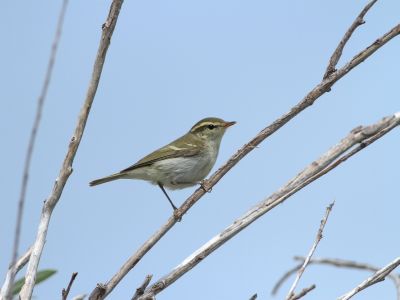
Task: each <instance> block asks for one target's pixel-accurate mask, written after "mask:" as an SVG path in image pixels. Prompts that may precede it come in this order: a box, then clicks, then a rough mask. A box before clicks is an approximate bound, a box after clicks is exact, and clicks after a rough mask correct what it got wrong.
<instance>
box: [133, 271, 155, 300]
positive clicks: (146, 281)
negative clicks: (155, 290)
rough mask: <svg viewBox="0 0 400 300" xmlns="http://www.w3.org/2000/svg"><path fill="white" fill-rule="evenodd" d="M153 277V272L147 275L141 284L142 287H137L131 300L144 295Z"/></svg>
mask: <svg viewBox="0 0 400 300" xmlns="http://www.w3.org/2000/svg"><path fill="white" fill-rule="evenodd" d="M152 278H153V275H152V274H149V275H147V276H146V278H145V279H144V281H143V283H142V284H141V285H140V287H138V288H137V289H136V292H135V294H134V295H133V297H132V299H131V300H137V299H138V298H139V297H140V296H142V295H143V293H144V291H145V289H146V288H147V286H148V285H149V283H150V281H151V279H152Z"/></svg>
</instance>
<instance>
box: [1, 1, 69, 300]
mask: <svg viewBox="0 0 400 300" xmlns="http://www.w3.org/2000/svg"><path fill="white" fill-rule="evenodd" d="M67 5H68V0H64V1H63V3H62V6H61V10H60V15H59V17H58V21H57V27H56V28H57V29H56V33H55V35H54V40H53V44H52V46H51V53H50V58H49V62H48V64H47V70H46V75H45V78H44V82H43V86H42V90H41V92H40V95H39V98H38V100H37V107H36V115H35V120H34V121H33V125H32V129H31V134H30V137H29V143H28V149H27V151H26V156H25V164H24V171H23V176H22V183H21V190H20V195H19V200H18V209H17V218H16V224H15V233H14V245H13V250H12V258H11V264H10V265H11V266H15V265H16V264H15V262H16V261H17V257H18V248H19V241H20V235H21V227H22V218H23V213H24V205H25V197H26V190H27V187H28V180H29V169H30V166H31V160H32V155H33V150H34V147H35V141H36V136H37V132H38V130H39V125H40V120H41V118H42V111H43V106H44V101H45V99H46V96H47V91H48V89H49V85H50V80H51V75H52V73H53V67H54V63H55V60H56V56H57V49H58V44H59V41H60V38H61V32H62V27H63V24H64V16H65V13H66V11H67ZM24 256H25V255H24ZM16 274H17V271H15V270H13V271H11V272H10V275H11V276H10V278H8V285H6V286H4V285H3V288H4V289H5V290H4V295H5V299H12V286H13V284H14V280H15V275H16ZM2 294H3V292H2Z"/></svg>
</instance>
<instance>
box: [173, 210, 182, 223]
mask: <svg viewBox="0 0 400 300" xmlns="http://www.w3.org/2000/svg"><path fill="white" fill-rule="evenodd" d="M174 218H175V220H176V221H177V222H180V221H182V212H181V210H180V209H179V208H175V209H174Z"/></svg>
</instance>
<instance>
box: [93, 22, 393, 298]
mask: <svg viewBox="0 0 400 300" xmlns="http://www.w3.org/2000/svg"><path fill="white" fill-rule="evenodd" d="M399 34H400V24H398V25H396V26H395V27H393V28H392V29H391V30H390V31H388V32H387V33H386V34H384V35H383V36H381V37H380V38H378V39H377V40H376V41H375V42H374V43H372V44H371V45H370V46H368V47H367V48H365V49H364V50H363V51H361V52H359V53H358V54H357V55H356V56H354V57H353V58H352V59H351V60H350V61H349V62H348V63H347V64H346V65H345V66H343V67H342V68H340V69H339V70H337V71H336V72H334V73H332V74H331V75H330V76H329V77H328V78H326V79H325V80H323V81H322V82H321V83H319V84H318V85H316V86H315V87H314V88H313V89H312V90H311V91H310V92H309V93H308V94H307V95H306V96H305V97H304V98H303V99H302V100H301V101H300V102H299V103H298V104H296V105H295V106H294V107H292V108H291V109H290V111H289V112H287V113H285V114H284V115H282V116H281V117H279V118H278V119H276V120H275V121H274V122H273V123H271V124H270V125H269V126H267V127H266V128H264V129H263V130H261V131H260V132H259V133H258V134H257V135H256V136H255V137H254V138H253V139H252V140H251V141H250V142H248V143H247V144H245V145H244V146H243V147H242V148H240V149H239V150H238V151H237V152H236V153H235V154H234V155H233V156H232V157H231V158H230V159H229V160H228V161H227V162H226V163H225V164H224V165H223V166H222V167H220V168H219V169H218V170H217V171H216V172H215V173H214V174H212V175H211V177H210V178H209V179H208V180H207V190H209V189H211V188H212V187H213V186H214V185H215V184H217V183H218V182H219V180H220V179H221V178H222V177H223V176H224V175H225V174H226V173H227V172H229V171H230V170H231V169H232V168H233V167H234V166H235V165H236V164H237V163H238V162H239V161H240V160H241V159H242V158H244V157H245V156H246V155H247V154H249V153H250V152H251V151H252V150H253V149H254V148H255V147H257V146H258V145H259V144H260V143H261V142H262V141H264V140H265V139H266V138H267V137H269V136H270V135H272V134H273V133H275V132H276V131H277V130H279V129H280V128H281V127H283V126H284V125H285V124H286V123H288V122H289V121H290V120H291V119H293V118H294V117H295V116H297V115H298V114H299V113H300V112H302V111H303V110H305V109H306V108H308V107H309V106H311V105H312V104H314V102H315V101H316V100H317V99H318V98H319V97H321V96H322V95H323V94H324V93H326V92H328V91H330V88H331V87H332V86H333V85H334V84H335V83H336V82H337V81H338V80H340V79H341V78H342V77H343V76H345V75H346V74H347V73H349V72H350V71H351V70H352V69H354V68H355V67H356V66H358V65H359V64H361V63H362V62H363V61H365V60H366V59H367V58H368V57H370V56H371V55H372V54H374V53H375V52H376V51H377V50H378V49H380V48H381V47H382V46H383V45H385V44H386V43H387V42H389V41H390V40H391V39H393V38H394V37H396V36H397V35H399ZM204 194H205V189H204V188H198V189H197V190H196V191H195V192H194V193H193V194H192V195H191V196H190V197H189V198H187V199H186V200H185V202H184V203H183V204H182V205H181V207H180V208H179V209H178V210H176V211H175V213H174V215H173V216H171V217H170V218H169V219H168V220H167V222H166V223H165V224H164V225H162V226H161V228H160V229H158V230H157V231H156V232H155V233H154V234H153V235H152V236H151V237H150V238H149V239H148V240H147V241H146V242H144V243H143V245H142V246H141V247H140V248H139V249H138V250H136V252H135V253H134V254H132V256H131V257H129V258H128V260H127V261H126V262H125V263H124V264H123V265H122V266H121V267H120V269H119V271H118V272H117V273H116V274H114V275H113V277H112V278H111V279H110V280H109V281H108V282H107V283H106V284H102V283H99V284H97V286H96V287H95V288H94V289H93V291H92V293H91V294H90V296H89V300H99V299H104V297H106V296H107V295H108V294H110V293H111V292H112V290H113V289H114V288H115V287H116V286H117V284H118V283H119V282H120V281H121V280H122V279H123V278H124V277H125V275H126V274H128V272H129V271H130V270H131V269H132V268H133V267H135V266H136V264H137V263H138V262H139V261H140V260H141V259H142V258H143V256H144V255H145V254H146V253H147V252H148V251H149V250H150V249H151V248H152V247H153V246H154V245H155V244H156V243H157V242H158V241H159V240H160V239H161V238H162V237H163V236H164V235H165V234H166V233H167V232H168V231H169V230H170V229H171V228H172V227H173V226H174V225H175V224H176V222H177V220H179V219H180V218H182V216H183V215H184V214H185V213H186V212H187V211H188V210H189V209H190V208H191V207H192V206H193V205H194V204H195V203H196V202H197V201H198V200H199V199H200V198H201V197H202V196H203V195H204Z"/></svg>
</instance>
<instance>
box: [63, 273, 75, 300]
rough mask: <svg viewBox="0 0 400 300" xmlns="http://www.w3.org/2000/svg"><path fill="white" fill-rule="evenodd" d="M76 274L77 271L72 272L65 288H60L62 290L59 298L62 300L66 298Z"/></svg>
mask: <svg viewBox="0 0 400 300" xmlns="http://www.w3.org/2000/svg"><path fill="white" fill-rule="evenodd" d="M77 275H78V272H74V273H72V275H71V279H70V280H69V283H68V287H67V289H62V291H61V296H62V297H61V299H62V300H67V297H68V294H69V291H70V290H71V287H72V284H73V283H74V280H75V278H76V276H77Z"/></svg>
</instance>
